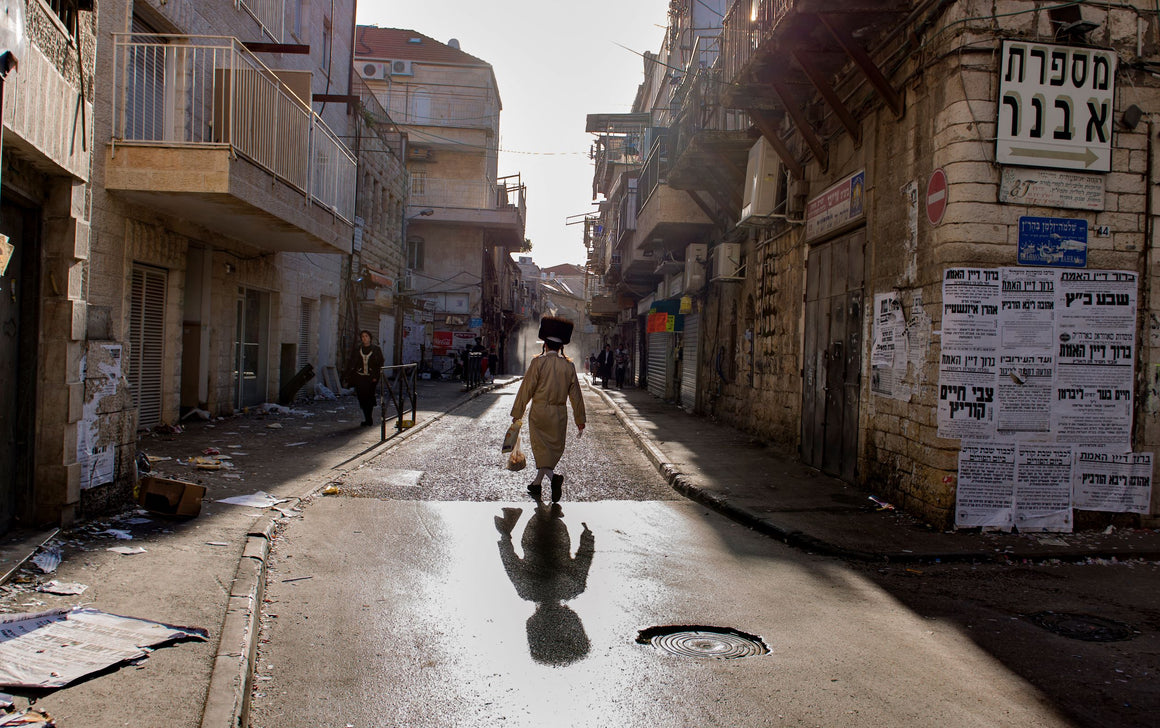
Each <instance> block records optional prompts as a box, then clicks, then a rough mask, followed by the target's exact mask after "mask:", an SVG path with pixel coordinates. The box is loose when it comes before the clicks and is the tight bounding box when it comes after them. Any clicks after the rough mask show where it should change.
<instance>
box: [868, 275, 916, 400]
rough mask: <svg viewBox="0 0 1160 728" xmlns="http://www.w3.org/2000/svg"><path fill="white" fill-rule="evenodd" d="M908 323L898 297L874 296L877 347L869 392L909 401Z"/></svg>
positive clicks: (872, 364) (882, 294)
mask: <svg viewBox="0 0 1160 728" xmlns="http://www.w3.org/2000/svg"><path fill="white" fill-rule="evenodd" d="M905 332H906V320H905V317H904V315H903V312H902V301H901V300H900V298H899V296H898V294H897V293H893V292H892V293H878V294H876V295H875V296H874V345H873V347H872V348H871V350H870V391H872V392H874V393H875V394H881V395H883V396H885V397H892V398H895V399H901V400H904V401H905V400H909V399H910V389H909V387H907V386H906V384H905V383H904V382H903V378H904V377H905V376H906V364H907V357H906V337H905Z"/></svg>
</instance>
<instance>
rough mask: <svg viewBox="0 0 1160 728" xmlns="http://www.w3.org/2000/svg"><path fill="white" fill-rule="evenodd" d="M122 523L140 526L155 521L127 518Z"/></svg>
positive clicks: (139, 517)
mask: <svg viewBox="0 0 1160 728" xmlns="http://www.w3.org/2000/svg"><path fill="white" fill-rule="evenodd" d="M121 523H124V524H126V525H128V526H140V525H142V524H145V523H153V519H151V518H143V517H141V516H137V517H136V518H127V519H125V520H124V521H121Z"/></svg>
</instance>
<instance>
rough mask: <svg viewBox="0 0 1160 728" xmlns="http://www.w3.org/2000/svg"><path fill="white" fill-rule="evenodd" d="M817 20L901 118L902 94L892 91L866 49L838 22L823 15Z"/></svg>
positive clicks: (902, 109) (903, 105) (903, 107)
mask: <svg viewBox="0 0 1160 728" xmlns="http://www.w3.org/2000/svg"><path fill="white" fill-rule="evenodd" d="M818 20H819V21H820V22H821V23H822V25H824V26H826V29H827V30H829V31H830V35H832V36H834V40H836V41H838V45H840V46H842V50H844V51H846V55H848V56H849V57H850V60H852V61H854V63H855V65H857V66H858V68H860V69H861V70H862V73H864V74H865V75H866V80H868V81H869V82H870V85H871V86H873V87H874V90H876V91H877V92H878V94H879V95H880V96H881V97H882V100H883V101H885V102H886V105H887V106H889V107H890V110H891V111H893V112H894V116H895V117H897V118H902V114H903V112H904V111H905V110H906V106H905V104H904V103H903V99H902V94H900V93H899V92H898V91H896V90H895V89H894V86H892V85H891V84H890V81H889V80H888V79H887V78H886V76H885V74H883V73H882V70H881V69H880V68H878V64H876V63H875V62H874V60H873V59H872V58H870V54H869V53H867V52H866V49H864V48H863V47H862V46H860V45H858V43H857V41H855V40H854V39H853V38H852V37H851V36H850V34H849V33H847V32H846V30H845V29H844V28H842V27H840V26H839V23H838V21H836V20H835V19H834V18H832V17H830V16H828V15H825V14H819V15H818Z"/></svg>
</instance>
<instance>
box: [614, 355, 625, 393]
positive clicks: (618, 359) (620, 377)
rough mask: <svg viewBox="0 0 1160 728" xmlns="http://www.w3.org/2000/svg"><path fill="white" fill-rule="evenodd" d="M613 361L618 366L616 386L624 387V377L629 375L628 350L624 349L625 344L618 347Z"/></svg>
mask: <svg viewBox="0 0 1160 728" xmlns="http://www.w3.org/2000/svg"><path fill="white" fill-rule="evenodd" d="M613 362H614V365H615V366H616V388H617V389H624V379H625V377H626V376H627V375H628V352H627V351H625V350H624V345H623V344H621V345H620V346H618V347H616V354H615V355H614V356H613Z"/></svg>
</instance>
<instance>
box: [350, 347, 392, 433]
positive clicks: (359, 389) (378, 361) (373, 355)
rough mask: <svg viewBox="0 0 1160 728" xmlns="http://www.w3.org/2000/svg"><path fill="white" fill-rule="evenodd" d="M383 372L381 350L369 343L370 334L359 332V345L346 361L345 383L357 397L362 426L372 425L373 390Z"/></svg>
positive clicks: (376, 386)
mask: <svg viewBox="0 0 1160 728" xmlns="http://www.w3.org/2000/svg"><path fill="white" fill-rule="evenodd" d="M382 371H383V350H382V349H380V348H379V347H377V346H375V345H374V344H372V343H371V332H369V331H367V330H366V329H363V330H362V331H360V332H359V345H358V346H356V347H355V348H354V351H353V352H351V355H350V359H348V360H347V374H346V380H347V383H348V384H350V385H351V386H353V387H354V393H355V394H357V395H358V406H359V409H361V410H362V412H363V421H362V426H363V427H367V426H369V425H373V424H374V423H375V422H374V419H373V413H374V410H375V390H376V389H378V386H379V377H380V376H382Z"/></svg>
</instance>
